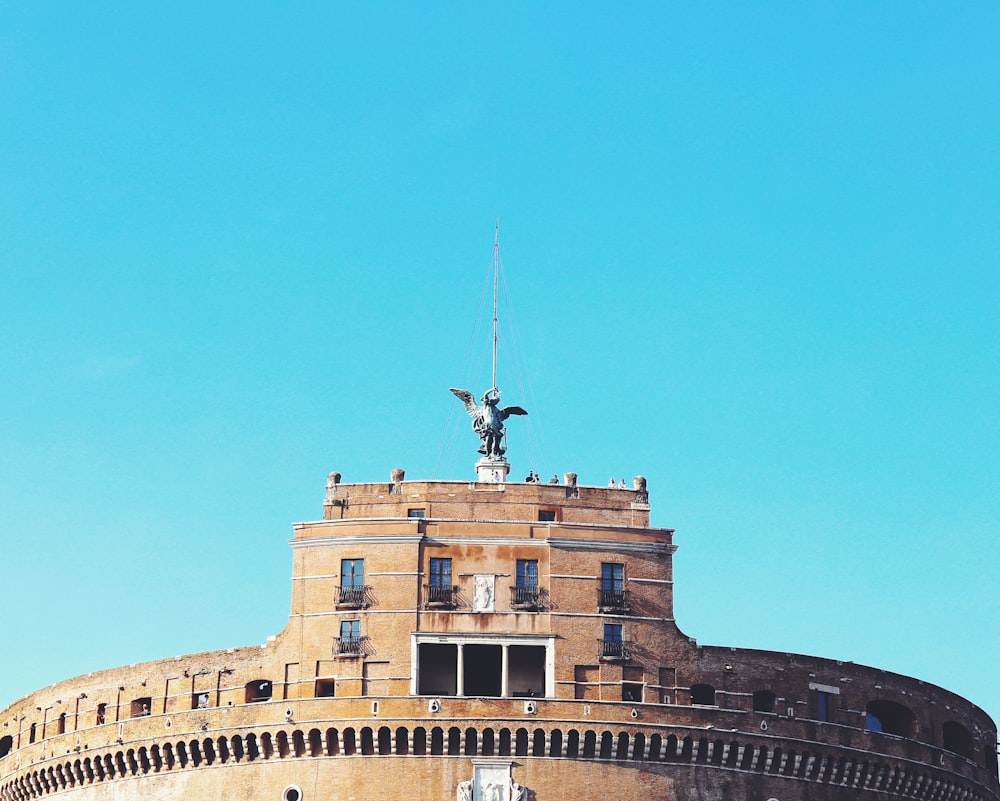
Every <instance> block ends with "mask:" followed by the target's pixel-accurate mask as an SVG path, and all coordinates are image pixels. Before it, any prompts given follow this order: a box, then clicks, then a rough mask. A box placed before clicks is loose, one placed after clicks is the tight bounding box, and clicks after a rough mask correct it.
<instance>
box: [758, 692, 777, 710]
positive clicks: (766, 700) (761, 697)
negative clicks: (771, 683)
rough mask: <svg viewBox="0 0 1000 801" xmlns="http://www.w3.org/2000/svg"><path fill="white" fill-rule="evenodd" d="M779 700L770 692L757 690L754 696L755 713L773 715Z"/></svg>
mask: <svg viewBox="0 0 1000 801" xmlns="http://www.w3.org/2000/svg"><path fill="white" fill-rule="evenodd" d="M777 700H778V699H777V698H775V695H774V693H772V692H771V691H770V690H755V691H754V694H753V711H754V712H769V713H771V714H773V713H774V709H775V703H776V702H777Z"/></svg>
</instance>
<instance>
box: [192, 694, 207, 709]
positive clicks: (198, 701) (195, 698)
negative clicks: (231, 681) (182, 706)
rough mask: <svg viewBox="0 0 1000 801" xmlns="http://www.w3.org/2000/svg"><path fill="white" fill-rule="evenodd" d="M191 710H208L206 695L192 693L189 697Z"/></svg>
mask: <svg viewBox="0 0 1000 801" xmlns="http://www.w3.org/2000/svg"><path fill="white" fill-rule="evenodd" d="M191 708H192V709H208V693H194V694H193V695H192V696H191Z"/></svg>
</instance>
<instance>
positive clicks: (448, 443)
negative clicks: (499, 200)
mask: <svg viewBox="0 0 1000 801" xmlns="http://www.w3.org/2000/svg"><path fill="white" fill-rule="evenodd" d="M492 273H493V262H492V259H491V260H490V264H489V267H488V269H487V271H486V280H485V281H484V282H483V288H482V291H481V292H480V293H479V304H478V305H477V307H476V316H475V319H474V321H473V324H472V330H471V331H469V338H468V340H467V342H466V344H465V356H464V357H463V358H462V368H461V370H460V375H461V381H460V386H470V385H471V384H473V383H475V381H474V379H473V378H472V375H471V373H472V365H473V364H480V363H481V359H480V358H477V357H479V356H481V355H482V354H480V353H474V352H473V350H474V348H475V346H476V343H477V342H480V329H481V328H482V322H483V308H484V307H485V305H486V298H487V297H488V296H489V292H490V290H491V288H492V286H493V275H492ZM479 347H480V349H482V348H483V347H484V346H483V345H482V344H480V346H479ZM485 347H489V346H488V345H486V346H485ZM473 392H475V390H473ZM456 409H458V406H457V404H455V402H454V398H451V399H450V402H449V403H448V418H447V420H446V421H445V427H444V431H443V432H442V434H441V441H440V443H439V444H438V451H437V457H436V458H435V460H434V470H433V472H432V473H431V477H432V478H433V479H437V477H438V471H439V470H440V467H441V459H442V457H443V456H444V453H445V452H453V451H454V450H455V448H456V443H455V440H456V437H457V436H458V429H459V428H460V426H456V425H455V415H456Z"/></svg>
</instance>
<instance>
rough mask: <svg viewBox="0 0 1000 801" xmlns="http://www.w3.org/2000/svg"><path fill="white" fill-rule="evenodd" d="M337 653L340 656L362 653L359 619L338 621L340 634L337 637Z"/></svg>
mask: <svg viewBox="0 0 1000 801" xmlns="http://www.w3.org/2000/svg"><path fill="white" fill-rule="evenodd" d="M337 653H338V654H339V655H340V656H361V655H362V637H361V621H360V620H341V621H340V636H339V637H338V638H337Z"/></svg>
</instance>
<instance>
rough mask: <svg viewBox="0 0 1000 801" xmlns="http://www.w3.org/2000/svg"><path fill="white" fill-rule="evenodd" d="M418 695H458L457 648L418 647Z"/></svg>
mask: <svg viewBox="0 0 1000 801" xmlns="http://www.w3.org/2000/svg"><path fill="white" fill-rule="evenodd" d="M417 656H418V659H419V665H418V673H417V675H418V679H419V680H418V684H419V686H418V687H417V694H418V695H457V694H458V647H457V646H455V645H447V644H440V643H421V644H420V645H419V646H418V651H417Z"/></svg>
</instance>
